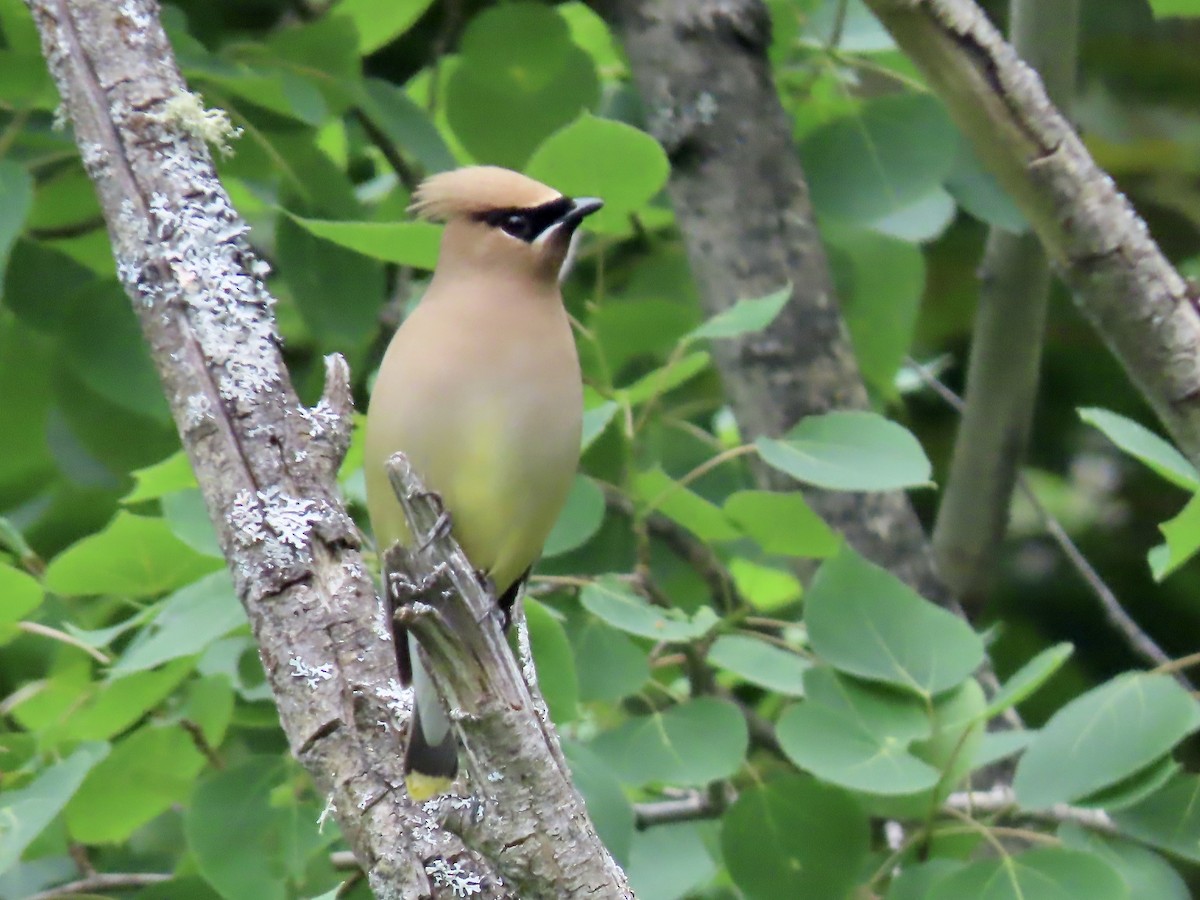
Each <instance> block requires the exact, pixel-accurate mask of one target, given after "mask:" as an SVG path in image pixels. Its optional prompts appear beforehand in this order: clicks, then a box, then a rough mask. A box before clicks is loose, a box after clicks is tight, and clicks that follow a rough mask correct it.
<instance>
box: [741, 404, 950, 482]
mask: <svg viewBox="0 0 1200 900" xmlns="http://www.w3.org/2000/svg"><path fill="white" fill-rule="evenodd" d="M755 446H756V447H757V448H758V453H759V456H761V457H762V458H763V461H764V462H766V463H767V464H768V465H771V466H774V467H775V468H776V469H779V470H780V471H781V472H785V473H787V474H788V475H790V476H792V477H793V478H795V479H796V480H797V481H800V482H802V483H804V484H811V485H815V486H816V487H823V488H828V489H829V490H834V491H891V490H897V489H899V488H906V487H920V486H924V485H926V484H928V483H929V475H930V466H929V460H928V459H927V458H926V456H925V453H924V451H923V450H922V449H921V445H920V444H919V443H917V440H916V438H914V437H913V436H912V435H911V434H909V432H908V431H906V430H905V429H904V428H903V427H902V426H900V425H897V424H896V423H895V422H892V421H889V420H887V419H885V418H883V417H882V416H878V415H876V414H874V413H869V412H849V411H846V412H832V413H825V414H824V415H821V416H810V417H809V418H807V419H803V420H801V421H800V422H799V424H797V425H796V426H795V427H794V428H793V429H792V430H791V431H789V432H788V433H787V434H786V435H785V436H784V437H783V438H782V439H776V438H767V437H760V438H759V439H758V440H757V441H755Z"/></svg>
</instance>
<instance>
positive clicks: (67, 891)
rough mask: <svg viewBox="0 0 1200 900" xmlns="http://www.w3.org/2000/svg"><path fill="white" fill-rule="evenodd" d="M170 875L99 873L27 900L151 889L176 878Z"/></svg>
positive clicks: (52, 899)
mask: <svg viewBox="0 0 1200 900" xmlns="http://www.w3.org/2000/svg"><path fill="white" fill-rule="evenodd" d="M174 877H175V876H174V875H171V874H170V873H159V872H111V873H108V874H101V873H97V874H94V875H89V876H87V877H86V878H80V879H79V880H78V881H71V882H68V883H67V884H60V885H59V886H58V887H52V888H50V889H49V890H46V891H41V892H39V893H37V894H33V895H31V896H30V897H28V898H26V900H55V898H58V897H71V896H73V895H75V894H95V893H97V892H98V891H125V890H131V889H133V888H143V887H149V886H150V885H152V884H162V883H163V882H165V881H170V880H171V879H172V878H174Z"/></svg>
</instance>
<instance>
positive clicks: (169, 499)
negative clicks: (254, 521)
mask: <svg viewBox="0 0 1200 900" xmlns="http://www.w3.org/2000/svg"><path fill="white" fill-rule="evenodd" d="M160 503H161V506H162V513H163V518H164V519H166V520H167V524H169V525H170V526H171V533H172V534H173V535H175V536H176V537H177V538H179V539H180V540H181V541H183V542H184V543H185V544H187V545H188V546H189V547H191V548H192V549H193V550H195V551H196V552H197V553H201V554H203V555H204V556H211V557H213V558H214V559H224V558H225V557H224V554H222V553H221V545H220V543H219V542H218V541H217V532H216V529H214V528H213V524H212V519H210V518H209V517H208V507H207V506H205V505H204V495H203V494H201V493H200V489H199V488H186V489H185V490H182V491H174V492H173V493H170V494H164V495H163V496H162V497H161V498H160Z"/></svg>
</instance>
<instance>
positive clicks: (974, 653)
mask: <svg viewBox="0 0 1200 900" xmlns="http://www.w3.org/2000/svg"><path fill="white" fill-rule="evenodd" d="M804 618H805V622H806V623H807V625H808V636H809V640H810V642H811V644H812V648H813V651H814V652H815V653H816V654H817V656H819V657H820V658H821V659H823V660H824V661H826V662H828V663H829V664H830V665H832V666H833V667H834V668H836V669H839V670H841V671H843V672H847V673H849V674H851V675H857V676H859V677H860V678H866V679H869V680H871V681H882V682H885V683H888V684H893V685H895V686H897V687H901V688H904V689H906V690H910V691H913V692H915V693H917V694H919V695H921V696H924V697H929V696H931V695H933V694H937V693H940V692H942V691H944V690H947V689H949V688H952V687H954V686H955V685H957V684H958V683H959V682H961V681H963V680H964V679H966V678H967V677H968V676H969V675H970V674H971V672H973V671H974V670H975V668H976V667H977V666H978V665H979V664H980V662H982V661H983V642H982V641H981V640H980V638H979V635H977V634H976V633H975V632H974V631H973V630H972V629H971V627H970V626H969V625H968V624H967V623H966V622H964V621H963V620H962V619H959V618H958V617H956V616H954V615H952V614H951V613H948V612H946V611H945V610H944V609H939V608H938V607H936V606H934V605H933V604H932V603H930V602H928V601H927V600H924V599H922V598H921V597H920V596H918V595H917V594H916V593H915V592H914V591H913V590H912V588H910V587H908V586H907V585H906V584H904V583H903V582H902V581H900V580H899V579H897V578H896V577H895V576H894V575H891V574H890V573H888V572H886V571H884V570H883V569H881V568H879V567H878V566H875V565H873V564H871V563H869V562H867V561H866V560H865V559H863V558H862V557H861V556H859V555H858V554H857V553H855V552H854V551H853V550H850V549H849V548H843V549H842V551H841V552H840V553H839V554H838V555H837V556H835V557H833V558H832V559H829V560H827V561H826V562H825V563H824V564H823V565H822V566H821V569H820V571H818V572H817V575H816V578H814V579H813V584H812V586H811V587H810V588H809V591H808V594H807V595H806V597H805V616H804Z"/></svg>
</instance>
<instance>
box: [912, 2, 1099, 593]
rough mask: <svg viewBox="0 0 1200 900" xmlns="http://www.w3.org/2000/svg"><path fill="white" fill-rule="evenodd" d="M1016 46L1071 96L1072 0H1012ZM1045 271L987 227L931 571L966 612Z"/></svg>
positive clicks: (1020, 412)
mask: <svg viewBox="0 0 1200 900" xmlns="http://www.w3.org/2000/svg"><path fill="white" fill-rule="evenodd" d="M1009 19H1010V22H1011V31H1012V41H1013V46H1014V48H1015V49H1016V51H1017V52H1018V53H1020V54H1021V56H1022V58H1023V59H1024V60H1025V61H1026V62H1028V63H1029V64H1030V65H1032V66H1034V67H1035V68H1037V70H1038V72H1040V73H1041V76H1042V80H1043V82H1044V83H1045V85H1046V89H1047V90H1048V91H1049V93H1050V95H1051V96H1052V97H1053V98H1054V100H1055V102H1056V103H1058V104H1060V105H1065V104H1067V103H1069V102H1070V99H1071V96H1072V94H1073V93H1074V85H1075V68H1076V62H1077V60H1078V52H1077V49H1078V45H1079V35H1078V31H1079V27H1078V26H1079V0H1011V2H1010V3H1009ZM1049 296H1050V267H1049V264H1048V263H1047V260H1046V254H1045V252H1043V250H1042V246H1041V243H1040V242H1039V241H1038V239H1037V236H1036V235H1033V234H1013V233H1012V232H1009V231H1005V230H1004V229H1002V228H999V227H996V226H993V227H992V229H991V231H990V233H989V234H988V239H987V245H986V249H985V250H984V256H983V263H982V265H981V266H980V273H979V311H978V313H977V314H976V316H975V327H974V333H973V335H972V338H971V359H970V364H969V366H968V370H967V382H966V389H965V392H964V394H965V398H966V409H965V411H964V412H963V418H962V422H961V423H960V424H959V428H958V434H957V435H956V437H955V442H954V455H953V456H952V458H951V461H950V471H949V473H948V474H947V477H946V486H945V490H944V491H943V492H942V499H941V503H940V505H939V507H938V516H937V524H936V525H935V526H934V529H933V553H934V558H935V559H936V560H937V564H938V571H939V572H941V574H942V578H944V579H945V580H946V583H947V585H949V587H950V589H951V590H952V591H954V593H955V594H956V595H957V596H958V597H959V599H960V600H961V602H962V604H963V606H964V607H965V608H967V609H968V610H969V611H970V612H972V613H978V612H979V611H980V610H981V609H982V607H983V606H984V604H985V603H986V599H987V595H988V587H989V584H988V583H989V581H990V577H991V575H992V572H993V568H994V565H995V560H996V558H997V554H998V552H999V549H1000V545H1001V543H1002V542H1003V540H1004V534H1005V531H1006V530H1007V529H1008V510H1009V507H1010V506H1011V505H1012V492H1013V485H1014V484H1015V483H1016V477H1017V470H1018V468H1019V467H1020V465H1021V461H1022V460H1023V459H1024V456H1025V446H1026V444H1027V443H1028V438H1029V427H1030V423H1031V422H1032V420H1033V408H1034V402H1035V399H1036V396H1037V384H1038V369H1039V367H1040V365H1041V358H1042V333H1043V331H1044V330H1045V323H1046V305H1047V302H1048V300H1049Z"/></svg>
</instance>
